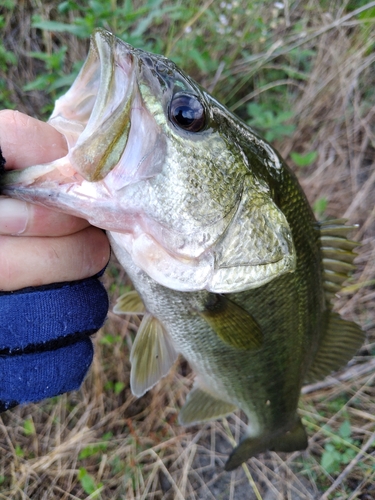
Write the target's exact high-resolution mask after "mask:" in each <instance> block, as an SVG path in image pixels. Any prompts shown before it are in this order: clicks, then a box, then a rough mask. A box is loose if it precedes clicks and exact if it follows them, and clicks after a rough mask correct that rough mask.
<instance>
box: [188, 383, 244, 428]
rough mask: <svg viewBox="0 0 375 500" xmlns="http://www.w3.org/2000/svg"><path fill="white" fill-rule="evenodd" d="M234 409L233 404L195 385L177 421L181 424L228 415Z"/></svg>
mask: <svg viewBox="0 0 375 500" xmlns="http://www.w3.org/2000/svg"><path fill="white" fill-rule="evenodd" d="M236 409H237V407H236V406H235V405H233V404H231V403H227V402H226V401H223V400H222V399H219V398H217V397H215V396H213V395H212V394H210V393H209V392H207V391H205V390H204V389H201V388H200V387H198V386H197V387H194V388H193V389H192V390H191V391H190V393H189V394H188V397H187V399H186V403H185V404H184V406H183V407H182V409H181V411H180V414H179V417H178V421H179V423H180V424H181V425H189V424H193V423H198V422H204V421H206V420H212V419H215V418H219V417H222V416H224V415H228V413H232V412H233V411H234V410H236Z"/></svg>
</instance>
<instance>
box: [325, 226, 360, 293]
mask: <svg viewBox="0 0 375 500" xmlns="http://www.w3.org/2000/svg"><path fill="white" fill-rule="evenodd" d="M346 222H347V221H346V219H334V220H329V221H326V222H320V223H318V228H319V231H320V241H321V250H322V258H323V268H324V270H323V277H324V283H323V286H324V289H325V295H326V298H327V300H328V301H331V300H332V299H333V298H334V297H335V295H336V293H338V292H339V291H340V290H341V288H342V284H343V282H344V281H346V280H347V279H348V278H349V276H350V274H351V273H352V271H354V269H355V265H354V264H353V261H354V259H355V257H356V256H357V254H356V253H355V252H353V249H354V248H355V247H358V246H359V243H358V242H356V241H352V240H349V239H348V238H347V235H348V234H349V233H350V232H351V231H353V229H355V228H356V226H348V225H346Z"/></svg>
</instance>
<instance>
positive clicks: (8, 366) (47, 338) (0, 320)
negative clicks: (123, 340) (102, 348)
mask: <svg viewBox="0 0 375 500" xmlns="http://www.w3.org/2000/svg"><path fill="white" fill-rule="evenodd" d="M102 273H103V271H102ZM102 273H99V274H97V275H95V276H93V277H91V278H87V279H83V280H79V281H74V282H69V283H54V284H52V285H48V286H41V287H32V288H31V287H30V288H23V289H22V290H17V291H15V292H1V293H0V411H5V410H7V409H9V408H12V407H14V406H16V405H18V404H20V403H29V402H36V401H40V400H41V399H44V398H48V397H51V396H56V395H58V394H62V393H64V392H67V391H73V390H76V389H78V388H79V387H80V385H81V383H82V381H83V379H84V377H85V375H86V373H87V371H88V369H89V366H90V364H91V362H92V358H93V346H92V342H91V339H90V335H92V334H93V333H95V332H96V331H97V330H98V329H99V328H101V326H102V325H103V323H104V320H105V318H106V315H107V311H108V296H107V293H106V291H105V289H104V287H103V285H102V284H101V283H100V281H99V279H98V278H99V276H100V275H101V274H102Z"/></svg>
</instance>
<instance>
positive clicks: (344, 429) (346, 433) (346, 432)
mask: <svg viewBox="0 0 375 500" xmlns="http://www.w3.org/2000/svg"><path fill="white" fill-rule="evenodd" d="M351 433H352V428H351V425H350V422H349V420H345V421H344V422H343V423H342V424H341V425H340V428H339V434H340V436H341V437H342V438H344V439H347V438H349V437H350V435H351Z"/></svg>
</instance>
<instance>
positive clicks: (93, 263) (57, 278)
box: [0, 110, 110, 411]
mask: <svg viewBox="0 0 375 500" xmlns="http://www.w3.org/2000/svg"><path fill="white" fill-rule="evenodd" d="M0 147H1V148H2V152H3V156H4V157H5V159H6V164H5V168H6V169H21V168H25V167H27V166H30V165H36V164H41V163H47V162H49V161H53V160H55V159H57V158H59V157H62V156H65V154H66V151H67V148H66V144H65V139H64V138H63V137H62V136H61V135H60V134H59V133H58V132H57V131H56V130H55V129H53V128H52V127H51V126H50V125H48V124H46V123H43V122H40V121H38V120H35V119H33V118H30V117H28V116H26V115H23V114H21V113H18V112H15V111H9V110H6V111H0ZM109 252H110V250H109V243H108V240H107V237H106V235H105V234H104V232H103V231H102V230H100V229H98V228H94V227H92V226H90V225H89V224H88V222H87V221H85V220H83V219H79V218H77V217H72V216H69V215H65V214H61V213H58V212H55V211H53V210H49V209H46V208H43V207H39V206H36V205H31V204H29V203H25V202H22V201H19V200H12V199H10V198H5V197H0V381H1V383H0V411H4V410H7V409H9V408H12V407H14V406H16V405H17V404H19V403H27V402H35V401H39V400H41V399H44V398H46V397H51V396H55V395H58V394H62V393H63V392H67V391H71V390H76V389H78V388H79V386H80V385H81V383H82V380H83V379H84V377H85V375H86V373H87V370H88V368H89V366H90V364H91V362H92V357H93V347H92V342H91V339H90V335H91V334H93V333H94V332H95V331H97V330H98V329H99V328H100V327H101V326H102V324H103V322H104V320H105V317H106V315H107V311H108V297H107V294H106V292H105V290H104V287H103V285H102V284H101V283H100V281H99V280H98V276H97V274H98V273H99V272H100V270H102V269H103V267H104V266H105V265H106V264H107V262H108V259H109Z"/></svg>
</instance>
